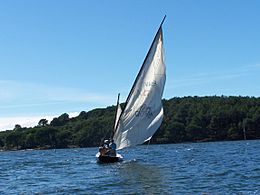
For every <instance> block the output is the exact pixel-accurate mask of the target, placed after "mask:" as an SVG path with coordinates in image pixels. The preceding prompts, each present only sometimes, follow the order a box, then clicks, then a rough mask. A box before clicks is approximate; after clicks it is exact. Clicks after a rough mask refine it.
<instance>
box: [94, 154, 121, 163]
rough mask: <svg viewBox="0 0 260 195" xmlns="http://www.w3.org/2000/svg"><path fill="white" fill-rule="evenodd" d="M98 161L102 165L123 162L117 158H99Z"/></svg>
mask: <svg viewBox="0 0 260 195" xmlns="http://www.w3.org/2000/svg"><path fill="white" fill-rule="evenodd" d="M98 161H99V162H101V163H115V162H119V161H121V158H120V157H117V156H107V155H106V156H99V157H98Z"/></svg>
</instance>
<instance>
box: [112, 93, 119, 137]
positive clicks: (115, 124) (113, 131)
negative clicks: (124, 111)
mask: <svg viewBox="0 0 260 195" xmlns="http://www.w3.org/2000/svg"><path fill="white" fill-rule="evenodd" d="M119 98H120V93H118V95H117V102H116V112H115V118H114V127H113V130H112V131H111V134H110V138H113V136H114V133H115V131H116V127H117V123H118V121H117V120H116V119H117V112H118V106H119Z"/></svg>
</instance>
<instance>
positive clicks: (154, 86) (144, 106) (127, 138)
mask: <svg viewBox="0 0 260 195" xmlns="http://www.w3.org/2000/svg"><path fill="white" fill-rule="evenodd" d="M165 71H166V70H165V64H164V50H163V35H162V27H161V26H160V28H159V30H158V32H157V34H156V36H155V38H154V41H153V43H152V45H151V48H150V50H149V52H148V54H147V56H146V58H145V60H144V63H143V65H142V67H141V70H140V72H139V74H138V76H137V78H136V80H135V82H134V85H133V87H132V89H131V91H130V94H129V96H128V98H127V100H126V106H125V108H124V110H123V111H122V114H121V115H120V118H119V121H118V124H117V128H116V131H115V134H114V137H113V139H114V141H115V143H116V144H117V149H122V148H125V147H130V146H135V145H138V144H142V143H144V142H145V141H146V140H149V139H150V138H151V137H152V136H153V134H154V133H155V132H156V130H157V129H158V128H159V127H160V125H161V123H162V119H163V107H162V102H161V99H162V95H163V90H164V85H165V79H166V76H165Z"/></svg>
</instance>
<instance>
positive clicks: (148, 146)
mask: <svg viewBox="0 0 260 195" xmlns="http://www.w3.org/2000/svg"><path fill="white" fill-rule="evenodd" d="M151 139H152V138H151ZM151 139H149V142H148V144H147V146H146V151H145V154H147V151H148V147H149V145H150V142H151Z"/></svg>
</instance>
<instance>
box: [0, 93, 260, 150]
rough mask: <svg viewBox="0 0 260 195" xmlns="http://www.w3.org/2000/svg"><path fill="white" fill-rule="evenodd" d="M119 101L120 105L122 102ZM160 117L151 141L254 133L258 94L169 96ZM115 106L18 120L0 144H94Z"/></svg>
mask: <svg viewBox="0 0 260 195" xmlns="http://www.w3.org/2000/svg"><path fill="white" fill-rule="evenodd" d="M122 107H124V105H123V104H122ZM163 107H164V120H163V122H162V125H161V127H160V128H159V130H158V131H157V132H156V133H155V135H154V136H153V138H152V140H151V142H152V143H154V144H156V143H181V142H202V141H221V140H242V139H245V138H246V139H259V138H260V98H256V97H241V96H239V97H235V96H229V97H227V96H209V97H197V96H195V97H182V98H179V97H175V98H172V99H169V100H163ZM115 110H116V107H115V106H109V107H107V108H98V109H94V110H91V111H89V112H85V111H82V112H81V113H80V114H79V116H77V117H74V118H69V115H68V114H66V113H64V114H62V115H61V116H59V117H57V118H54V119H53V120H52V121H50V122H49V121H47V120H46V119H41V120H40V121H39V123H38V125H37V126H35V127H31V128H26V127H21V126H20V125H19V124H17V125H15V127H14V129H13V130H6V131H2V132H0V149H2V150H10V149H35V148H69V147H93V146H98V145H99V144H100V142H101V139H104V138H108V137H109V136H110V133H111V131H112V128H113V122H114V117H115Z"/></svg>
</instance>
